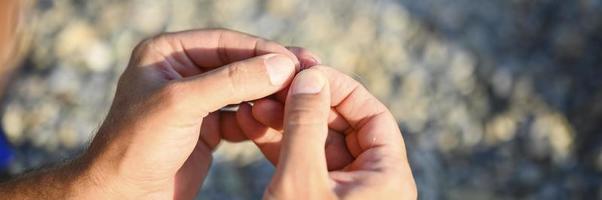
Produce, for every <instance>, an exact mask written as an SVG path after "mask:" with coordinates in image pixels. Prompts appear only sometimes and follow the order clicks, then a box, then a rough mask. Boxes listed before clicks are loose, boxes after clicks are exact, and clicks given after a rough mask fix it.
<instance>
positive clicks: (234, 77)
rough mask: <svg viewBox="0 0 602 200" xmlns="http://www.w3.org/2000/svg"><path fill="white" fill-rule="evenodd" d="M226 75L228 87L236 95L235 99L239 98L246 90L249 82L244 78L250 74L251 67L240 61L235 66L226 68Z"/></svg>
mask: <svg viewBox="0 0 602 200" xmlns="http://www.w3.org/2000/svg"><path fill="white" fill-rule="evenodd" d="M226 73H227V75H226V77H227V79H228V84H227V85H228V89H229V91H230V94H231V95H234V97H236V98H235V99H237V100H238V99H239V98H238V97H239V95H238V94H241V93H242V92H244V91H245V90H246V89H247V88H246V87H247V86H246V85H247V84H244V80H245V79H246V78H248V77H246V76H248V75H249V69H247V67H245V64H244V63H242V62H241V63H238V64H236V65H233V66H229V67H227V68H226Z"/></svg>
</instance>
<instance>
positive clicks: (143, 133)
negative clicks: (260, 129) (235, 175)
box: [0, 30, 300, 199]
mask: <svg viewBox="0 0 602 200" xmlns="http://www.w3.org/2000/svg"><path fill="white" fill-rule="evenodd" d="M299 67H300V64H299V61H298V59H297V58H296V56H295V54H293V53H291V51H289V50H288V49H286V48H285V47H283V46H281V45H279V44H276V43H274V42H271V41H267V40H264V39H260V38H257V37H254V36H249V35H246V34H242V33H238V32H234V31H228V30H196V31H186V32H179V33H170V34H163V35H160V36H157V37H154V38H151V39H147V40H145V41H143V42H142V43H141V44H139V45H138V46H137V47H136V49H135V50H134V52H133V54H132V57H131V60H130V63H129V66H128V67H127V69H126V70H125V72H124V73H123V75H122V76H121V78H120V80H119V83H118V86H117V92H116V95H115V99H114V101H113V105H112V107H111V110H110V112H109V114H108V116H107V118H106V120H105V122H104V123H103V125H102V126H101V128H100V129H99V132H98V134H97V135H96V137H95V138H94V140H93V141H92V144H91V146H90V148H89V150H88V151H87V153H86V154H85V155H83V156H82V157H81V158H80V159H77V160H76V161H74V162H72V163H70V164H68V165H66V166H63V167H60V168H57V169H54V170H50V171H46V172H38V173H34V174H33V175H29V176H27V177H24V178H21V179H17V180H15V181H13V182H10V183H6V184H5V185H4V186H2V187H0V196H3V197H5V198H11V197H14V198H17V199H64V198H77V199H132V198H134V199H192V198H193V197H194V196H195V195H196V193H197V191H198V189H199V188H200V185H201V184H202V182H203V179H204V178H205V176H206V174H207V170H208V168H209V166H210V165H211V160H212V156H211V153H212V150H213V149H214V148H215V147H216V145H217V144H218V143H219V142H220V138H221V135H223V134H225V135H232V133H228V132H236V131H239V130H240V129H239V128H237V126H236V124H238V123H237V122H236V117H235V114H234V113H232V112H221V111H219V109H220V108H222V107H224V106H226V105H229V104H238V103H240V102H243V101H250V100H255V99H259V98H263V97H266V96H268V95H271V94H273V93H275V92H277V91H279V90H281V89H283V88H284V87H285V86H286V85H288V84H289V82H290V80H291V79H292V77H293V75H294V73H295V71H296V70H298V69H299ZM234 134H239V133H234Z"/></svg>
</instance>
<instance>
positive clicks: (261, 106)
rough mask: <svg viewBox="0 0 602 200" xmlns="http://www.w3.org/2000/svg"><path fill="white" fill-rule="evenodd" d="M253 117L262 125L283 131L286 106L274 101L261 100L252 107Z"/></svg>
mask: <svg viewBox="0 0 602 200" xmlns="http://www.w3.org/2000/svg"><path fill="white" fill-rule="evenodd" d="M252 113H253V117H254V118H255V119H256V120H257V121H258V122H260V123H262V124H263V125H265V126H268V127H270V128H273V129H276V130H282V121H283V118H284V105H282V104H281V103H280V102H278V101H276V100H272V99H265V98H264V99H259V100H256V101H254V104H253V107H252Z"/></svg>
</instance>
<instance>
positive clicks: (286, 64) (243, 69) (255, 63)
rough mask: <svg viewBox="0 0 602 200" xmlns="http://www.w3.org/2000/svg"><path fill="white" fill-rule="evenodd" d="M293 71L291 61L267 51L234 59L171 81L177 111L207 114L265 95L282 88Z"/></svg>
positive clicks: (293, 66)
mask: <svg viewBox="0 0 602 200" xmlns="http://www.w3.org/2000/svg"><path fill="white" fill-rule="evenodd" d="M294 72H295V64H294V62H293V60H291V59H289V58H288V57H286V56H284V55H279V54H267V55H263V56H258V57H254V58H250V59H247V60H243V61H239V62H234V63H231V64H229V65H226V66H223V67H220V68H217V69H215V70H212V71H209V72H207V73H203V74H200V75H197V76H193V77H188V78H186V79H184V80H182V81H180V82H177V83H175V84H174V87H175V88H177V89H176V90H175V91H176V93H179V94H181V95H182V96H180V98H177V101H176V102H177V105H178V107H179V108H181V109H179V111H183V112H185V113H190V114H192V115H193V116H198V115H199V114H202V115H207V114H208V113H211V112H213V111H216V110H218V109H220V108H222V107H224V106H226V105H229V104H238V103H240V102H243V101H250V100H255V99H259V98H262V97H265V96H268V95H270V94H272V93H274V92H276V91H278V90H280V89H282V88H283V87H284V86H285V85H286V84H287V83H288V81H289V80H290V78H291V77H292V76H293V74H294Z"/></svg>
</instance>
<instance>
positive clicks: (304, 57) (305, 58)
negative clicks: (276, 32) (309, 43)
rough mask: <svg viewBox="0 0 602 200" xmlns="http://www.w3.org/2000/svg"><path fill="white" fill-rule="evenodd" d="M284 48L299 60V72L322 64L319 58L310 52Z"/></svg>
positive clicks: (291, 47) (294, 47) (297, 48)
mask: <svg viewBox="0 0 602 200" xmlns="http://www.w3.org/2000/svg"><path fill="white" fill-rule="evenodd" d="M286 48H287V49H288V50H289V51H291V52H292V53H293V54H295V56H296V57H297V59H299V62H300V64H301V70H303V69H307V68H310V67H312V66H314V65H319V64H320V63H322V61H321V59H320V57H318V56H317V55H316V54H314V53H312V52H311V51H309V50H307V49H305V48H302V47H297V46H288V47H286Z"/></svg>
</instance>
